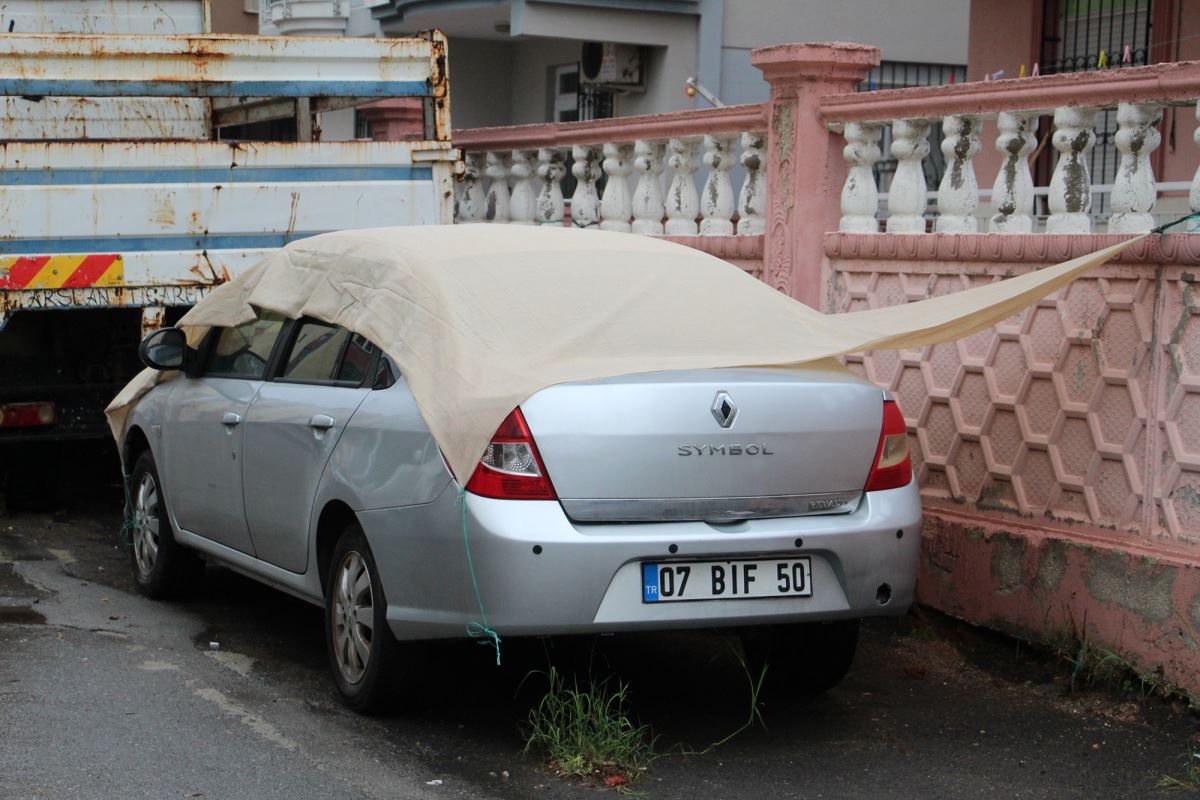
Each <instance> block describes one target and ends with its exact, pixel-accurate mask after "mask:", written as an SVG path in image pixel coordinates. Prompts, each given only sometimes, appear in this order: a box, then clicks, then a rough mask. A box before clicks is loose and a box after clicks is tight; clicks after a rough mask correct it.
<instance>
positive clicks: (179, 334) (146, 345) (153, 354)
mask: <svg viewBox="0 0 1200 800" xmlns="http://www.w3.org/2000/svg"><path fill="white" fill-rule="evenodd" d="M193 352H194V351H193V350H192V349H191V348H190V347H188V343H187V336H186V334H184V332H183V331H181V330H180V329H179V328H163V329H161V330H157V331H154V332H153V333H151V334H149V335H148V336H147V337H146V338H145V339H142V343H141V345H139V346H138V358H140V359H141V360H142V363H143V364H145V365H146V366H147V367H150V369H157V370H168V369H187V368H188V367H189V366H190V362H191V360H192V353H193Z"/></svg>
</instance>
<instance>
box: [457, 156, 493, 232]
mask: <svg viewBox="0 0 1200 800" xmlns="http://www.w3.org/2000/svg"><path fill="white" fill-rule="evenodd" d="M463 161H464V162H465V163H466V165H467V166H466V169H465V170H464V171H463V176H462V181H461V188H460V190H459V193H458V221H459V222H483V218H484V215H485V214H486V212H487V208H486V206H485V202H486V201H485V199H484V194H483V181H481V180H480V179H479V176H480V174H481V173H482V171H483V154H482V153H467V154H466V156H465V157H464V158H463Z"/></svg>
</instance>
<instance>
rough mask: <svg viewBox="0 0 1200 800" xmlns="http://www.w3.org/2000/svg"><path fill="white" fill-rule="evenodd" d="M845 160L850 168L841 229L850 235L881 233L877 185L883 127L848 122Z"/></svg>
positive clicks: (845, 131)
mask: <svg viewBox="0 0 1200 800" xmlns="http://www.w3.org/2000/svg"><path fill="white" fill-rule="evenodd" d="M843 135H844V136H845V137H846V146H845V147H843V148H842V158H844V159H846V162H847V163H848V164H849V165H850V169H849V172H848V173H847V175H846V182H845V183H844V184H843V185H842V219H841V221H840V222H838V230H839V231H846V232H847V233H878V232H879V220H878V219H877V215H878V213H879V188H878V187H877V186H876V185H875V171H874V170H875V162H877V161H878V160H879V156H880V155H881V151H880V149H879V138H880V136H882V135H883V128H882V127H881V126H879V125H874V124H871V123H867V122H847V123H846V126H845V130H844V131H843Z"/></svg>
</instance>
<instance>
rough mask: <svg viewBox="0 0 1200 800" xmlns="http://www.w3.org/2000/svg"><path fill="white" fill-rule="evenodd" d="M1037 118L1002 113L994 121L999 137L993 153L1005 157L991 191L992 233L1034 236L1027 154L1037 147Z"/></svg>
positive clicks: (1028, 115)
mask: <svg viewBox="0 0 1200 800" xmlns="http://www.w3.org/2000/svg"><path fill="white" fill-rule="evenodd" d="M1037 123H1038V118H1037V115H1036V114H1014V113H1009V112H1007V111H1001V112H1000V114H999V116H997V117H996V127H997V128H999V129H1000V135H999V136H997V137H996V149H997V150H999V151H1000V154H1001V155H1002V156H1003V157H1004V161H1003V162H1002V163H1001V165H1000V171H999V172H997V173H996V183H995V184H994V185H993V187H992V217H991V219H990V220H989V221H988V231H989V232H991V233H1032V232H1033V174H1032V173H1031V172H1030V169H1029V154H1030V153H1032V152H1033V148H1035V147H1036V146H1037V135H1036V132H1037Z"/></svg>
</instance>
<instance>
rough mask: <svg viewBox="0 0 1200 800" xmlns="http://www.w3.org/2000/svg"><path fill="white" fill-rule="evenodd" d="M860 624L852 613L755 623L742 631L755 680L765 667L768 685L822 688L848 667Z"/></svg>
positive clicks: (784, 689) (806, 691) (808, 691)
mask: <svg viewBox="0 0 1200 800" xmlns="http://www.w3.org/2000/svg"><path fill="white" fill-rule="evenodd" d="M858 629H859V621H858V620H856V619H849V620H836V621H833V622H804V623H800V624H795V625H778V626H770V627H764V628H753V629H748V630H745V631H743V632H742V649H743V651H744V652H745V654H746V662H747V667H748V668H749V669H750V670H751V674H752V676H753V677H754V679H755V680H757V679H758V677H759V675H761V673H762V670H763V669H764V668H765V669H766V670H767V672H766V676H765V680H764V686H765V687H766V688H767V689H768V691H772V692H780V693H792V694H802V695H816V694H822V693H823V692H827V691H829V690H830V689H832V688H833V687H835V686H837V685H838V684H839V683H841V682H842V679H843V678H845V677H846V674H847V673H848V672H849V671H850V667H851V665H852V664H853V663H854V653H855V651H856V650H857V649H858Z"/></svg>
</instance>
